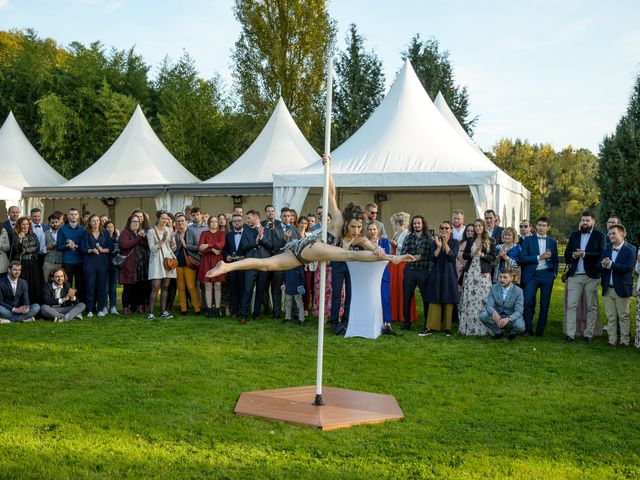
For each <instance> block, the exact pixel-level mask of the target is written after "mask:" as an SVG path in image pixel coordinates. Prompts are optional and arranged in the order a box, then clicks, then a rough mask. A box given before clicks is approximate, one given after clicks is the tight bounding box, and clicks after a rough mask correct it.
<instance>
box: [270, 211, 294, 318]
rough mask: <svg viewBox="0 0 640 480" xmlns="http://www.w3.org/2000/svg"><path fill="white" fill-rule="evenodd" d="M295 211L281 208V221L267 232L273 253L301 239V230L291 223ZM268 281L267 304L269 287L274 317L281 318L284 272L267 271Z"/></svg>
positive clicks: (277, 252) (278, 253) (280, 251)
mask: <svg viewBox="0 0 640 480" xmlns="http://www.w3.org/2000/svg"><path fill="white" fill-rule="evenodd" d="M292 219H293V213H292V212H291V209H289V208H288V207H284V208H282V209H281V210H280V221H279V222H278V223H274V224H272V225H273V226H272V227H271V228H269V229H268V231H267V234H268V235H269V236H270V239H269V243H270V244H271V252H270V253H271V255H280V254H281V253H282V251H283V250H282V249H283V248H284V246H285V245H286V244H287V243H288V242H289V241H290V240H298V239H300V231H299V230H298V229H297V228H296V227H295V226H294V225H292V224H291V220H292ZM266 273H267V274H268V275H267V283H266V285H265V291H264V296H265V299H266V305H267V307H268V305H269V288H271V299H272V303H273V318H274V319H278V318H280V312H281V310H282V284H283V283H284V272H266Z"/></svg>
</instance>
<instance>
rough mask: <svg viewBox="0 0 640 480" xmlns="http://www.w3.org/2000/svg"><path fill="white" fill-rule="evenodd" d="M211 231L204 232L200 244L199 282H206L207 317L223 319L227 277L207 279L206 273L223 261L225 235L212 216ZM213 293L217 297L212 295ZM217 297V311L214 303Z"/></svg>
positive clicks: (210, 220)
mask: <svg viewBox="0 0 640 480" xmlns="http://www.w3.org/2000/svg"><path fill="white" fill-rule="evenodd" d="M207 226H208V227H209V230H206V231H204V232H202V234H201V235H200V240H199V242H198V250H199V251H200V268H199V270H198V280H200V281H201V282H204V298H205V302H206V307H207V314H206V316H207V317H222V311H221V310H220V303H221V301H222V282H224V280H225V275H220V276H218V277H215V278H207V276H206V273H207V272H208V271H209V270H211V269H212V268H213V267H215V266H216V265H217V264H218V262H219V261H221V260H222V249H223V248H224V237H225V234H224V232H223V231H222V230H219V229H218V218H217V217H214V216H211V217H209V221H208V222H207ZM212 291H213V293H214V294H215V295H213V294H212ZM214 296H215V309H212V303H213V300H214V298H212V297H214Z"/></svg>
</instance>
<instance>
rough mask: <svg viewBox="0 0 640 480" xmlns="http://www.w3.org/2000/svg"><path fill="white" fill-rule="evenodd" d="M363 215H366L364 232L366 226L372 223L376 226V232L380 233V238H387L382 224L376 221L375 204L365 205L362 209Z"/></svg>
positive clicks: (376, 207) (376, 210) (376, 206)
mask: <svg viewBox="0 0 640 480" xmlns="http://www.w3.org/2000/svg"><path fill="white" fill-rule="evenodd" d="M364 209H365V213H366V214H367V216H366V218H365V219H364V230H365V231H366V230H367V226H368V225H369V224H370V223H371V222H374V223H375V224H376V225H377V226H378V231H379V232H380V238H387V232H385V231H384V223H382V222H381V221H379V220H378V205H376V204H375V203H373V202H371V203H367V205H366V206H365V207H364Z"/></svg>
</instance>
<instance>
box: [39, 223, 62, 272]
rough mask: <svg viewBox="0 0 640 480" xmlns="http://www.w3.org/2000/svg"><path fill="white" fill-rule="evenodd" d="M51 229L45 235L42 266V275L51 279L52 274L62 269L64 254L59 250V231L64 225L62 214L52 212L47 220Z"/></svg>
mask: <svg viewBox="0 0 640 480" xmlns="http://www.w3.org/2000/svg"><path fill="white" fill-rule="evenodd" d="M47 220H48V222H49V229H48V230H47V231H46V232H45V234H44V242H45V243H44V247H45V254H44V262H43V264H42V275H43V276H44V278H45V279H48V278H49V275H50V274H51V272H53V271H54V270H55V269H56V268H60V267H62V252H61V251H60V250H58V230H59V229H60V226H61V224H62V212H58V211H56V212H52V213H51V214H50V215H49V217H48V218H47Z"/></svg>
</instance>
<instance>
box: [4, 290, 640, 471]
mask: <svg viewBox="0 0 640 480" xmlns="http://www.w3.org/2000/svg"><path fill="white" fill-rule="evenodd" d="M556 287H557V288H556V289H555V294H554V303H553V304H552V312H551V319H552V322H551V325H550V326H549V328H548V330H547V336H545V337H544V338H519V339H517V340H516V341H514V342H508V341H506V340H504V341H500V342H493V341H492V340H490V339H488V338H464V337H459V336H452V337H450V338H445V337H443V336H434V337H427V338H419V337H418V336H417V335H416V330H415V329H414V331H413V332H411V333H410V334H407V335H404V336H402V337H396V338H389V337H380V338H379V339H378V340H376V341H371V340H364V339H344V338H336V337H334V336H332V335H327V336H326V337H325V338H326V343H325V346H326V348H325V384H326V385H329V386H335V387H344V388H351V389H356V390H366V391H371V392H379V393H386V394H391V395H394V396H395V397H396V399H397V400H398V403H399V404H400V406H401V407H402V409H403V411H404V414H405V419H404V420H402V421H399V422H390V423H387V424H381V425H370V426H358V427H354V428H351V429H346V430H338V431H331V432H322V431H317V430H314V429H311V428H308V427H301V426H295V425H289V424H285V423H278V422H269V421H265V420H260V419H251V418H243V417H236V416H235V415H234V413H233V409H234V406H235V402H236V401H237V399H238V396H239V395H240V393H241V392H243V391H249V390H258V389H268V388H280V387H287V386H301V385H311V384H313V383H314V381H315V355H316V339H317V329H316V325H317V324H315V322H310V324H309V325H306V326H305V327H299V326H298V325H291V324H289V325H282V324H281V323H280V322H276V321H274V320H265V321H261V322H259V323H255V322H254V323H250V324H248V325H245V326H241V325H239V324H238V323H237V322H236V321H233V320H230V319H205V318H202V317H186V318H182V317H180V318H176V319H174V320H166V321H156V322H149V321H148V320H146V319H144V318H142V317H135V318H133V319H131V320H125V319H122V318H113V317H107V318H104V319H98V318H94V319H91V320H86V319H85V320H83V321H77V322H71V323H67V324H53V323H45V322H36V323H32V324H19V325H3V326H2V328H0V478H38V479H40V478H55V479H59V478H70V479H77V478H162V479H165V478H305V479H306V478H318V479H330V478H348V479H352V478H354V479H359V478H362V479H365V478H366V479H371V478H373V479H377V478H394V479H395V478H451V479H459V478H520V479H530V478H545V479H548V478H575V479H585V478H593V479H602V478H640V457H639V454H640V394H639V393H638V385H640V369H639V368H638V365H639V362H640V352H638V351H637V350H636V349H634V348H631V349H627V350H618V349H611V348H609V347H607V345H606V338H598V339H597V340H596V341H595V342H594V343H593V344H591V345H587V344H585V343H584V342H582V341H576V342H575V343H573V344H567V343H565V342H564V341H563V340H562V334H561V318H562V310H561V301H560V300H561V298H562V297H561V288H562V284H561V283H558V284H557V285H556ZM634 315H635V306H634ZM633 330H634V331H635V328H634V329H633Z"/></svg>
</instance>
